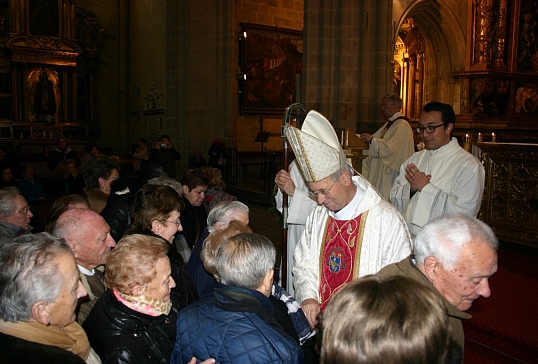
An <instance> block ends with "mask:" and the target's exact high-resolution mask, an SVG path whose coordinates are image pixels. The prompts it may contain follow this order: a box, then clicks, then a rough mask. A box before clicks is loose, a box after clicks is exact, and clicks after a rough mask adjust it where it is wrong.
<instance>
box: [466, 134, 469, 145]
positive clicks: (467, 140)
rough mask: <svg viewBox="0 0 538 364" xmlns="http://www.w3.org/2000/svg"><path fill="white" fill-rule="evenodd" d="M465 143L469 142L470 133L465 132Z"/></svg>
mask: <svg viewBox="0 0 538 364" xmlns="http://www.w3.org/2000/svg"><path fill="white" fill-rule="evenodd" d="M465 143H469V134H465Z"/></svg>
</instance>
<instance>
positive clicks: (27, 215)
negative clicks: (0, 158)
mask: <svg viewBox="0 0 538 364" xmlns="http://www.w3.org/2000/svg"><path fill="white" fill-rule="evenodd" d="M33 216H34V214H32V211H30V206H29V205H28V202H27V201H26V199H25V198H24V197H23V196H22V195H21V194H20V193H19V190H18V189H17V188H16V187H4V188H2V189H0V246H1V245H2V244H3V243H5V242H8V241H11V240H13V239H14V238H16V237H17V236H21V235H26V234H30V231H31V230H32V227H31V226H30V219H31V218H32V217H33Z"/></svg>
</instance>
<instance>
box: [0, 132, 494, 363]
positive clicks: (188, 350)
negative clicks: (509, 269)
mask: <svg viewBox="0 0 538 364" xmlns="http://www.w3.org/2000/svg"><path fill="white" fill-rule="evenodd" d="M64 142H65V139H64V140H63V141H61V140H60V141H59V146H58V148H56V149H58V150H56V151H55V153H56V154H57V156H56V157H57V159H58V160H59V162H58V166H57V167H56V170H59V169H61V168H63V167H65V168H64V169H65V171H68V173H69V176H70V180H71V182H72V183H78V185H79V187H80V180H81V176H83V182H84V184H83V188H82V191H81V190H80V188H76V189H74V188H73V189H71V188H69V187H66V192H65V193H63V194H62V195H61V196H56V197H57V198H56V199H55V201H54V203H53V204H52V207H51V208H50V209H49V210H48V213H47V216H41V219H43V226H44V230H45V231H46V232H36V231H34V230H33V229H32V226H31V223H30V221H31V219H32V217H33V212H32V204H33V203H34V201H35V200H34V197H36V196H37V199H39V197H45V196H46V193H45V194H44V195H41V194H40V193H38V192H36V191H37V189H38V187H39V186H37V185H36V182H35V178H34V175H33V170H32V168H31V166H29V167H25V168H24V169H22V170H21V177H20V180H22V183H21V182H20V181H18V182H19V185H20V186H24V188H22V189H21V190H18V189H17V188H16V187H14V186H11V185H10V184H7V182H8V181H5V182H6V184H5V185H3V187H2V188H0V266H1V267H2V269H0V349H4V350H3V352H4V353H5V355H3V357H2V359H1V360H0V362H6V363H33V362H44V363H60V362H61V363H83V362H86V363H100V362H102V363H150V364H151V363H189V364H192V363H200V362H201V363H204V364H210V363H217V362H218V363H239V362H241V363H334V362H354V363H355V362H356V363H380V362H387V363H403V362H417V363H420V362H424V363H444V362H446V363H458V362H462V360H463V356H462V353H463V344H462V342H461V336H462V335H463V334H462V332H460V331H459V330H460V329H459V327H460V326H461V319H466V318H468V316H469V315H467V314H465V313H464V312H462V311H460V310H465V309H466V308H462V307H460V306H458V305H457V304H456V302H454V301H453V300H452V298H454V296H455V295H454V294H453V293H454V292H448V293H447V291H446V289H445V290H444V289H443V288H446V287H440V286H438V285H437V284H436V283H435V282H434V281H431V284H429V283H428V280H429V279H430V276H432V277H433V274H434V273H432V272H433V270H435V272H437V270H436V268H431V269H432V271H430V270H429V269H430V268H429V267H430V265H429V264H430V262H431V261H432V259H433V258H435V255H436V253H435V252H431V253H430V252H428V253H427V254H425V253H424V254H422V253H421V252H423V251H424V249H426V248H421V247H420V246H419V247H418V258H419V261H418V262H415V261H414V260H412V259H415V257H414V256H410V257H409V258H408V259H406V260H404V261H402V262H399V263H397V265H395V266H394V267H393V268H392V266H388V267H385V270H382V271H381V274H380V275H371V276H367V277H363V278H360V279H357V280H355V281H353V282H352V283H348V284H347V285H345V286H344V287H343V288H342V289H341V290H340V291H338V292H337V293H336V294H335V295H334V296H333V297H332V300H331V302H330V303H329V304H328V305H327V306H326V308H325V310H323V312H321V314H320V315H319V316H318V320H317V324H316V325H315V326H314V327H311V325H310V323H309V321H308V319H307V316H305V314H304V312H303V310H302V308H301V305H300V303H298V302H297V301H296V300H295V299H294V297H293V296H292V295H290V294H289V293H288V292H287V291H286V290H285V289H283V288H282V287H281V286H280V285H279V282H277V281H275V280H274V275H275V273H274V267H275V265H278V264H277V263H276V259H277V256H278V255H277V251H276V249H275V246H276V245H275V243H277V242H271V241H270V240H269V239H268V238H266V237H264V236H262V235H259V234H256V233H255V232H253V231H252V229H251V228H250V227H249V226H248V224H249V208H248V206H246V205H245V204H244V203H242V202H240V201H237V198H236V197H235V196H232V195H229V194H227V193H226V192H225V188H226V186H225V183H224V181H223V180H222V175H221V173H220V171H219V170H218V169H216V168H213V167H202V168H194V169H189V170H187V171H186V172H185V174H184V175H183V178H182V179H181V183H180V182H179V181H177V180H176V179H173V178H170V177H168V176H167V174H166V173H165V172H164V171H163V170H162V169H161V168H154V167H153V166H151V165H146V166H145V167H144V168H140V167H139V168H138V169H137V171H136V172H135V173H133V174H130V175H125V176H123V175H121V176H120V173H121V170H120V165H119V163H118V161H117V160H116V159H114V158H109V157H106V156H103V155H100V154H99V153H98V152H97V153H94V154H95V155H94V154H88V156H89V157H88V158H86V159H85V161H84V163H83V164H84V167H83V168H82V171H80V170H78V169H77V168H81V167H79V166H78V165H77V164H80V162H77V160H78V161H79V160H80V159H77V160H75V159H73V158H71V157H72V155H68V154H69V153H70V151H72V150H71V149H69V148H68V147H67V146H66V145H65V144H64ZM60 152H61V153H63V154H64V155H63V156H61V155H60V154H59V153H60ZM51 153H52V152H51ZM60 156H61V157H62V158H63V159H61V160H60V158H59V157H60ZM0 159H1V158H0ZM5 169H6V170H7V169H10V168H9V167H6V168H5ZM22 172H24V173H22ZM6 174H8V173H6ZM8 177H9V176H7V178H6V180H9V178H8ZM11 179H12V180H13V177H12V178H11ZM64 180H65V181H66V183H67V181H68V180H69V179H68V178H67V177H66V178H64ZM77 181H78V182H77ZM28 191H30V193H28ZM70 192H77V193H70ZM444 219H445V220H446V222H445V223H444V225H446V226H453V225H454V224H455V223H456V222H457V225H458V226H464V225H465V226H467V225H468V226H470V227H469V230H470V231H472V233H469V234H467V235H464V237H463V238H462V239H463V240H465V242H467V243H462V244H463V245H464V248H461V249H460V251H464V252H466V251H467V250H466V249H471V247H475V246H477V244H478V243H476V242H475V243H473V244H471V243H470V242H473V241H476V239H477V238H476V236H478V238H479V239H480V241H481V242H483V243H484V245H485V247H484V248H483V249H482V250H484V251H485V250H486V249H489V250H488V254H489V255H488V256H487V257H486V256H484V259H485V260H487V262H488V264H489V263H491V264H490V265H491V267H490V266H489V265H488V268H490V269H489V271H488V272H487V275H484V277H486V278H485V283H484V284H485V286H487V278H489V276H490V275H491V274H493V273H494V271H495V270H496V256H495V249H496V248H497V243H496V240H495V237H494V236H492V233H491V231H490V230H488V228H487V227H485V226H483V224H482V225H480V224H478V223H476V222H475V221H474V220H476V219H474V220H473V218H464V219H463V221H460V220H450V219H453V217H448V218H444ZM441 220H442V219H441ZM443 221H444V220H443ZM443 221H441V223H440V222H439V221H433V222H432V223H431V225H432V226H433V228H429V227H428V225H426V226H425V228H424V229H423V232H422V233H419V235H418V236H417V239H416V244H419V245H424V246H427V242H426V241H429V242H430V243H432V242H433V243H432V244H435V245H436V246H439V245H441V244H444V242H443V243H441V242H440V241H439V240H442V239H441V238H439V237H436V236H434V235H433V233H431V232H430V230H432V229H434V230H435V231H441V232H442V233H443V234H448V230H446V229H445V228H444V227H443V226H444V225H443V223H442V222H443ZM445 230H446V232H445ZM476 231H481V232H480V233H479V234H478V233H476ZM477 234H478V235H477ZM460 235H461V234H460ZM462 236H463V235H462ZM465 244H467V245H469V246H470V247H467V245H465ZM459 246H461V245H459ZM458 249H459V248H458ZM473 253H476V252H474V251H473ZM423 255H424V257H422V256H423ZM432 257H433V258H432ZM422 258H424V259H422ZM486 258H487V259H486ZM420 259H422V260H423V261H424V263H423V262H422V260H420ZM462 259H463V258H462ZM407 261H409V262H411V263H409V264H411V266H412V267H413V269H415V268H414V267H415V266H416V269H415V270H416V275H417V276H420V275H423V276H424V279H423V280H424V282H421V281H420V279H419V278H415V277H414V276H412V275H409V274H407V273H406V271H405V270H404V273H405V274H400V275H399V274H398V272H399V271H398V269H404V268H401V267H402V266H403V264H404V263H405V262H407ZM436 261H437V260H436ZM439 261H441V259H439ZM465 262H467V261H465ZM426 263H427V264H426ZM456 263H458V264H459V261H458V262H456ZM456 263H454V264H456ZM431 264H433V263H431ZM439 264H441V263H439ZM444 264H445V265H447V263H444ZM462 264H463V260H462ZM469 264H474V263H472V262H471V263H469ZM387 269H389V270H387ZM437 269H441V268H437ZM402 275H403V276H402ZM405 275H408V276H405ZM451 279H453V280H456V279H457V278H454V277H452V276H450V274H446V275H445V276H443V280H444V282H446V280H451ZM438 281H440V280H438ZM481 284H482V283H481ZM484 284H482V286H481V287H483V288H484V289H482V290H480V291H477V292H476V295H475V296H476V297H478V296H480V295H482V296H486V297H487V295H489V291H488V288H487V287H485V286H484ZM447 286H449V287H452V288H453V289H457V287H456V285H452V286H450V285H448V284H447ZM479 288H480V287H479ZM456 293H459V292H456ZM473 294H474V293H473ZM458 325H459V326H458Z"/></svg>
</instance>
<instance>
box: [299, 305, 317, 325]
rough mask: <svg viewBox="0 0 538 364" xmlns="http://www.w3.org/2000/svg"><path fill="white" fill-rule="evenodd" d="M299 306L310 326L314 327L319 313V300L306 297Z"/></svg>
mask: <svg viewBox="0 0 538 364" xmlns="http://www.w3.org/2000/svg"><path fill="white" fill-rule="evenodd" d="M301 308H302V309H303V312H304V314H305V316H306V319H307V320H308V323H309V324H310V327H311V328H312V329H314V328H315V327H316V322H317V320H318V315H319V302H318V301H317V300H316V299H314V298H307V299H306V300H304V301H303V303H301Z"/></svg>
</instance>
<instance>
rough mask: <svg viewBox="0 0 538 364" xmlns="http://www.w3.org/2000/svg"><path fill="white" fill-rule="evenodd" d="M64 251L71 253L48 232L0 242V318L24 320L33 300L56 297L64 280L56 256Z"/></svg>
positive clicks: (63, 242)
mask: <svg viewBox="0 0 538 364" xmlns="http://www.w3.org/2000/svg"><path fill="white" fill-rule="evenodd" d="M64 254H69V255H71V256H72V253H71V248H70V247H69V245H67V243H66V242H65V240H63V239H57V238H55V237H54V236H52V235H50V234H49V233H38V234H30V235H23V236H20V237H18V238H16V239H14V240H13V241H11V242H8V243H6V244H5V245H3V246H2V249H1V250H0V266H1V267H2V269H0V319H2V320H4V321H11V322H17V321H28V320H29V319H30V318H31V316H32V312H31V311H32V306H33V305H34V304H35V303H36V302H39V301H45V302H54V301H56V299H57V298H58V295H59V294H60V291H61V289H62V286H63V285H64V284H65V282H64V281H63V279H62V276H61V275H60V274H58V266H57V259H58V258H59V257H60V256H62V255H64ZM73 259H74V258H73Z"/></svg>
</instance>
